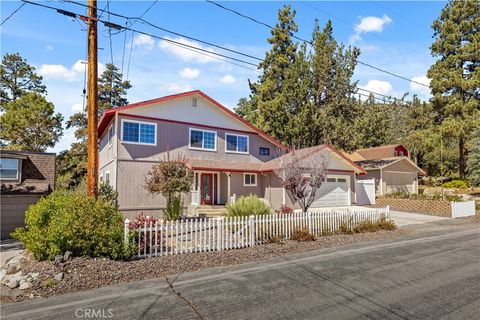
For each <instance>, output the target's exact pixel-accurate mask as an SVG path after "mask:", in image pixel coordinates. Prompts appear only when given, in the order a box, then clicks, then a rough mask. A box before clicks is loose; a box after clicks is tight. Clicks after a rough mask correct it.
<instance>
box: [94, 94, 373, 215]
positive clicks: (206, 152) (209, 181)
mask: <svg viewBox="0 0 480 320" xmlns="http://www.w3.org/2000/svg"><path fill="white" fill-rule="evenodd" d="M98 134H99V141H100V142H99V143H100V145H99V164H100V165H99V178H100V180H101V181H104V182H107V183H109V184H111V185H112V186H113V187H114V188H115V189H116V190H117V192H118V196H119V197H118V200H119V206H120V210H121V211H123V212H124V213H125V215H126V216H133V215H136V214H138V213H140V212H143V213H145V214H150V215H159V214H161V209H162V208H164V207H165V199H164V198H163V197H161V196H152V195H150V194H149V193H148V192H147V191H146V190H145V189H144V187H143V186H144V182H145V176H146V173H147V172H148V171H149V170H150V169H151V167H152V166H153V165H154V164H155V163H157V162H158V161H159V160H160V159H163V158H164V157H165V155H166V153H167V152H169V153H170V155H171V156H175V155H177V154H181V155H183V156H184V157H185V158H186V160H187V162H188V164H189V166H190V167H191V169H192V170H193V172H194V183H193V184H192V191H191V192H190V194H186V195H184V197H183V201H184V206H185V207H189V212H190V213H192V212H193V213H196V214H199V213H202V209H205V210H208V209H209V210H211V209H212V207H213V206H220V207H224V205H225V204H226V203H228V202H229V201H231V200H232V199H233V198H234V197H238V196H241V195H248V194H256V195H258V196H259V197H261V198H264V199H266V200H267V201H268V202H269V203H270V204H271V205H272V207H273V208H275V209H278V208H279V207H280V206H281V205H283V204H285V205H289V206H292V207H293V206H294V204H293V203H292V200H291V197H290V196H289V195H288V193H287V192H286V191H285V190H284V189H283V188H282V185H281V183H280V180H279V179H278V178H277V177H276V176H275V174H274V170H275V165H276V163H277V162H276V161H275V159H276V158H277V157H278V156H279V155H281V154H282V153H285V150H286V148H285V147H284V146H283V145H282V144H281V143H280V142H279V141H277V140H276V139H274V138H272V137H271V136H269V135H267V134H266V133H265V132H263V131H261V130H259V129H258V128H256V127H254V126H253V125H251V124H250V123H248V122H247V121H245V120H244V119H242V118H240V117H239V116H237V115H236V114H235V113H233V112H232V111H231V110H229V109H227V108H226V107H224V106H222V105H221V104H220V103H218V102H217V101H215V100H214V99H212V98H210V97H209V96H207V95H206V94H204V93H203V92H201V91H199V90H196V91H190V92H185V93H180V94H175V95H170V96H166V97H161V98H158V99H153V100H148V101H143V102H138V103H133V104H130V105H127V106H124V107H118V108H114V109H110V110H107V111H106V112H105V113H104V114H103V116H102V117H101V119H100V121H99V126H98ZM279 151H280V152H279ZM297 152H303V153H304V154H305V156H309V155H310V154H314V153H316V152H325V153H328V156H329V159H330V161H329V175H328V177H327V181H326V182H325V183H324V186H322V190H319V192H318V199H317V201H316V202H315V205H316V206H337V205H341V206H346V205H350V204H351V203H352V202H353V201H354V187H355V174H360V173H365V172H364V171H363V169H362V168H360V167H359V166H358V165H356V164H355V163H353V162H352V161H351V160H350V159H348V158H347V157H345V156H344V155H343V154H341V153H339V152H338V151H337V150H335V149H334V148H333V147H332V146H330V145H322V146H318V147H314V148H309V149H303V150H299V151H297Z"/></svg>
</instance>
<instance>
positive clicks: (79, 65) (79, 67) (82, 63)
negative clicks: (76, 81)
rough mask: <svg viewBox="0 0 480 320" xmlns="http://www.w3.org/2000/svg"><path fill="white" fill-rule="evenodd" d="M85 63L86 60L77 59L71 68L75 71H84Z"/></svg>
mask: <svg viewBox="0 0 480 320" xmlns="http://www.w3.org/2000/svg"><path fill="white" fill-rule="evenodd" d="M86 65H87V62H86V61H83V60H77V62H75V64H74V65H73V67H72V70H73V71H75V72H79V73H80V72H85V66H86Z"/></svg>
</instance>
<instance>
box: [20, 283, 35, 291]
mask: <svg viewBox="0 0 480 320" xmlns="http://www.w3.org/2000/svg"><path fill="white" fill-rule="evenodd" d="M31 286H32V284H31V283H30V282H24V283H22V284H20V287H19V289H20V290H26V289H28V288H30V287H31Z"/></svg>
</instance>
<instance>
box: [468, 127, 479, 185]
mask: <svg viewBox="0 0 480 320" xmlns="http://www.w3.org/2000/svg"><path fill="white" fill-rule="evenodd" d="M470 145H471V146H470V150H469V153H468V161H467V178H468V182H469V183H470V185H471V186H474V187H480V121H479V122H478V123H477V126H476V128H475V131H474V133H473V139H472V140H471V141H470Z"/></svg>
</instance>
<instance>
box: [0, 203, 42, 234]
mask: <svg viewBox="0 0 480 320" xmlns="http://www.w3.org/2000/svg"><path fill="white" fill-rule="evenodd" d="M39 199H40V196H33V195H25V196H22V195H16V196H8V195H2V199H1V201H0V206H1V208H0V215H1V217H2V223H1V230H0V238H1V240H4V239H8V238H10V233H11V232H13V231H14V230H15V229H16V228H18V227H23V226H24V225H25V211H26V210H27V208H28V207H29V206H30V205H32V204H34V203H37V201H38V200H39Z"/></svg>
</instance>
